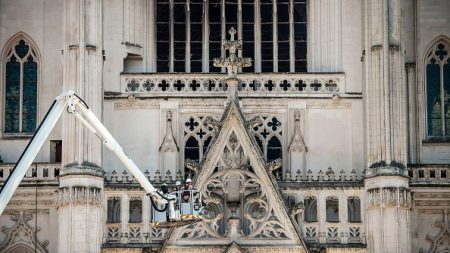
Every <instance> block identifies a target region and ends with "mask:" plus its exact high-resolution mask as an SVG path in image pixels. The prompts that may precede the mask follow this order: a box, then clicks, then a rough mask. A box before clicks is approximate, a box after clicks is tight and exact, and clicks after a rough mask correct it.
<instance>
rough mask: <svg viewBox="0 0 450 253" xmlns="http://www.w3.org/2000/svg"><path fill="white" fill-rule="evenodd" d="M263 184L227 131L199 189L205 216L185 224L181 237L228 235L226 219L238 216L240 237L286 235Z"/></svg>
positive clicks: (263, 237) (237, 141)
mask: <svg viewBox="0 0 450 253" xmlns="http://www.w3.org/2000/svg"><path fill="white" fill-rule="evenodd" d="M264 185H265V183H263V182H262V180H261V178H260V177H258V176H257V175H256V174H255V173H254V171H253V169H252V167H251V166H250V164H249V161H248V157H247V155H246V154H245V153H244V150H243V148H242V146H241V144H240V142H239V140H238V138H237V136H236V134H235V133H231V134H230V135H229V137H228V140H227V143H226V145H225V146H224V147H223V153H222V155H221V157H220V158H219V161H218V162H217V167H216V169H215V171H214V173H213V174H212V175H211V176H210V177H209V178H208V179H207V181H206V183H205V184H204V186H203V187H202V188H201V192H202V195H203V199H204V202H205V204H206V208H207V210H208V217H206V219H205V220H204V221H203V222H200V223H197V224H193V225H190V226H187V227H186V228H185V229H184V230H183V231H182V233H181V238H183V239H193V238H228V237H229V230H230V229H231V227H230V226H231V225H230V224H229V223H227V222H226V221H227V220H229V219H233V218H234V219H236V218H238V219H240V222H239V226H240V228H239V230H240V231H239V236H240V237H241V239H266V238H287V234H286V232H285V228H284V225H283V224H282V223H281V222H280V221H279V219H278V218H277V217H276V215H275V211H274V208H273V203H272V202H271V201H269V198H268V196H267V194H266V190H265V188H264V187H263V186H264Z"/></svg>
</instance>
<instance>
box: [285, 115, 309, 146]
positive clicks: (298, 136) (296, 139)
mask: <svg viewBox="0 0 450 253" xmlns="http://www.w3.org/2000/svg"><path fill="white" fill-rule="evenodd" d="M289 151H291V152H308V148H307V147H306V144H305V141H304V140H303V137H302V132H301V129H300V111H299V110H296V111H295V112H294V136H293V137H292V140H291V143H290V144H289Z"/></svg>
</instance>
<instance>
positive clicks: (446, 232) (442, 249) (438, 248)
mask: <svg viewBox="0 0 450 253" xmlns="http://www.w3.org/2000/svg"><path fill="white" fill-rule="evenodd" d="M448 215H449V210H445V211H444V221H438V222H436V224H435V226H436V227H438V228H439V229H440V231H439V232H438V234H437V235H435V236H433V237H432V236H430V235H427V237H426V239H427V240H428V241H430V242H431V246H430V248H429V249H428V251H427V252H428V253H446V252H449V250H450V222H449V220H448Z"/></svg>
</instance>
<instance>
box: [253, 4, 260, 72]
mask: <svg viewBox="0 0 450 253" xmlns="http://www.w3.org/2000/svg"><path fill="white" fill-rule="evenodd" d="M254 14H255V15H254V17H255V20H254V23H255V24H254V33H255V34H254V36H255V49H254V50H255V59H254V64H255V72H261V4H260V1H259V0H255V6H254Z"/></svg>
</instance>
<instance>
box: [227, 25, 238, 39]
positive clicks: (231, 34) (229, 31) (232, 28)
mask: <svg viewBox="0 0 450 253" xmlns="http://www.w3.org/2000/svg"><path fill="white" fill-rule="evenodd" d="M236 32H237V31H236V29H234V27H231V28H230V30H228V34H230V41H234V35H235V34H236Z"/></svg>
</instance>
